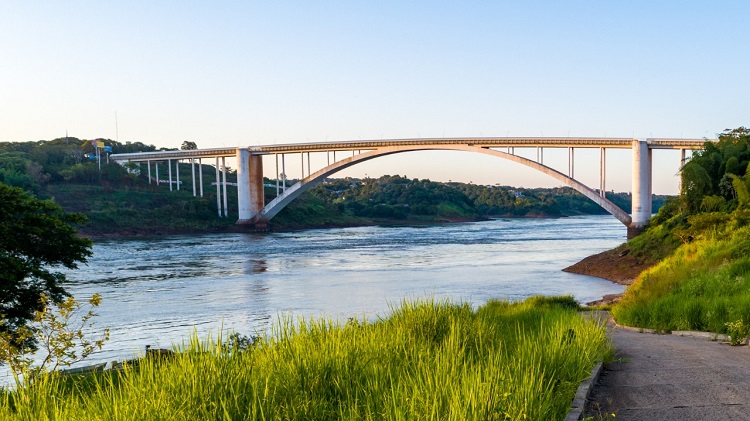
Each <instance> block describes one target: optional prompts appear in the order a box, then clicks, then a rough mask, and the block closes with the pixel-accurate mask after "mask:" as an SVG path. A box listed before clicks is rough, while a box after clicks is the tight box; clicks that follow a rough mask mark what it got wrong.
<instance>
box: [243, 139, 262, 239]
mask: <svg viewBox="0 0 750 421" xmlns="http://www.w3.org/2000/svg"><path fill="white" fill-rule="evenodd" d="M263 193H264V191H263V157H262V156H261V155H252V154H251V153H250V152H249V151H248V150H247V149H242V148H240V149H237V205H238V206H237V207H238V209H239V219H238V220H237V224H238V225H246V224H251V225H255V226H258V225H262V224H257V223H254V222H253V217H254V216H255V215H257V214H259V213H260V211H261V210H262V209H263V207H264V206H265V198H264V196H263Z"/></svg>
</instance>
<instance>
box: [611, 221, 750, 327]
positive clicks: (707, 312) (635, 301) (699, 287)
mask: <svg viewBox="0 0 750 421" xmlns="http://www.w3.org/2000/svg"><path fill="white" fill-rule="evenodd" d="M612 313H613V315H614V316H615V318H616V319H617V321H618V322H619V323H623V324H626V325H631V326H638V327H645V328H652V329H659V330H664V331H671V330H702V331H710V332H717V333H727V332H728V331H727V323H731V322H737V321H738V320H741V321H742V323H743V324H744V325H745V326H750V227H748V226H745V227H743V228H738V227H731V226H730V227H727V229H726V230H721V231H712V232H709V233H706V234H704V235H703V236H701V237H700V238H698V239H697V240H695V241H693V242H690V243H688V244H684V245H682V246H680V248H678V249H677V250H676V251H675V252H674V253H673V254H672V255H671V256H669V257H668V258H666V259H664V260H663V261H661V262H660V263H659V264H657V265H656V266H654V267H652V268H651V269H649V270H647V271H645V272H644V273H642V274H641V275H640V277H639V279H638V280H637V281H636V283H634V284H633V285H632V286H631V287H630V288H628V290H627V292H626V293H625V296H624V297H623V300H622V301H620V303H618V304H617V305H616V306H615V307H614V308H613V309H612Z"/></svg>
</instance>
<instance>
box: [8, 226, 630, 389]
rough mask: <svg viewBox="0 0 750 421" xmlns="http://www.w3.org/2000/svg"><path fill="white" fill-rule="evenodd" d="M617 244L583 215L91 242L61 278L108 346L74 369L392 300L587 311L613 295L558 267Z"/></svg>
mask: <svg viewBox="0 0 750 421" xmlns="http://www.w3.org/2000/svg"><path fill="white" fill-rule="evenodd" d="M625 235H626V229H625V227H624V226H623V225H622V224H621V223H620V222H618V221H617V220H616V219H614V218H612V217H611V216H586V217H571V218H561V219H498V220H492V221H484V222H473V223H454V224H443V225H427V226H407V227H403V226H401V227H392V226H388V227H380V226H373V227H356V228H341V229H324V230H305V231H296V232H285V233H265V234H211V235H181V236H170V237H158V238H139V239H127V240H102V241H97V242H96V243H95V244H94V249H93V250H94V255H93V257H92V258H91V259H89V264H88V265H86V266H83V267H81V268H80V269H79V270H77V271H72V272H70V273H68V278H69V284H68V285H67V289H68V291H69V292H70V293H72V294H73V295H74V296H75V297H76V298H78V299H79V300H84V299H86V298H88V297H90V296H91V294H94V293H97V294H100V295H101V296H102V298H103V301H102V304H101V306H100V307H99V308H98V309H97V312H98V313H99V316H98V317H97V318H96V327H97V328H98V329H103V328H104V327H108V328H110V330H111V339H110V341H109V342H108V343H107V344H106V346H105V348H104V350H102V351H101V352H98V353H97V354H95V355H92V356H91V357H90V358H89V360H87V361H86V362H85V364H93V363H96V362H105V361H111V360H114V359H118V360H121V359H124V358H132V356H133V355H134V353H136V352H140V351H142V350H143V348H144V346H145V345H147V344H150V345H153V346H155V347H170V346H171V345H172V344H175V343H180V342H181V341H182V340H183V339H185V338H186V337H187V336H188V335H189V334H190V333H191V332H193V331H197V332H198V334H199V335H200V336H202V337H205V335H207V334H208V333H212V334H216V333H217V332H218V331H219V330H220V329H221V328H222V326H223V328H224V329H233V330H235V331H238V332H240V333H241V334H244V335H251V334H254V333H256V332H263V331H267V330H268V328H269V326H270V324H271V323H272V322H275V321H276V320H278V317H279V316H280V315H291V316H292V317H297V316H305V317H309V316H326V317H331V318H336V319H339V320H345V319H346V318H348V317H366V318H374V317H376V316H387V314H388V309H389V306H390V305H394V304H398V303H399V302H401V301H402V300H403V299H420V298H432V297H434V298H435V299H450V300H453V301H468V302H470V303H472V304H474V305H481V304H483V303H484V302H486V301H487V300H489V299H492V298H499V299H510V300H520V299H523V298H525V297H529V296H531V295H536V294H545V295H556V294H572V295H573V296H575V297H576V299H578V300H579V301H581V302H586V301H591V300H594V299H598V298H601V297H602V296H603V295H605V294H613V293H618V292H622V290H623V287H622V286H620V285H616V284H613V283H611V282H609V281H605V280H602V279H598V278H594V277H589V276H584V275H574V274H569V273H565V272H562V271H561V269H562V268H564V267H566V266H569V265H571V264H573V263H575V262H576V261H578V260H580V259H582V258H584V257H586V256H589V255H591V254H594V253H598V252H601V251H604V250H606V249H609V248H612V247H615V246H617V245H618V244H620V243H622V242H624V241H625ZM5 375H7V374H6V373H5V372H3V373H0V376H3V377H5Z"/></svg>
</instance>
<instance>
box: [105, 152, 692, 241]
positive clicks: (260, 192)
mask: <svg viewBox="0 0 750 421" xmlns="http://www.w3.org/2000/svg"><path fill="white" fill-rule="evenodd" d="M706 141H707V140H706V139H646V140H639V139H632V138H567V137H566V138H549V137H547V138H544V137H540V138H517V137H504V138H502V137H500V138H449V139H446V138H434V139H397V140H370V141H340V142H320V143H297V144H287V145H266V146H252V147H235V148H214V149H195V150H175V151H160V152H143V153H128V154H113V155H111V156H110V159H112V160H114V161H116V162H119V163H121V164H125V163H127V162H139V163H140V162H146V163H147V166H148V176H149V182H151V180H152V176H151V163H152V162H154V163H158V162H164V161H166V162H167V164H168V173H169V174H168V176H169V180H168V183H169V186H170V189H173V185H174V184H175V182H173V181H172V164H171V162H172V161H176V162H179V161H185V160H189V161H190V162H191V163H192V175H193V194H194V195H198V188H197V186H196V177H195V162H196V160H197V161H198V162H199V163H200V162H201V160H202V159H211V158H214V159H216V180H217V182H216V189H217V207H218V209H219V215H220V216H222V199H221V197H222V188H221V186H222V185H223V216H227V215H228V212H227V194H226V188H227V187H226V186H227V184H226V162H225V159H226V158H227V157H233V158H236V159H237V167H238V168H237V188H238V209H239V219H238V221H237V224H246V225H252V226H255V227H259V228H263V227H265V226H266V225H267V224H268V222H269V221H270V220H271V219H272V218H273V217H274V216H275V215H276V214H278V213H279V211H281V210H282V209H283V208H284V207H285V206H286V205H288V204H289V203H290V202H291V201H293V200H294V199H295V198H297V197H298V196H299V195H301V194H302V193H304V192H305V191H307V190H308V189H310V188H311V187H314V186H316V185H318V184H320V183H321V182H323V181H324V180H325V179H326V178H327V177H329V176H331V175H332V174H335V173H336V172H339V171H341V170H343V169H346V168H349V167H351V166H354V165H357V164H359V163H362V162H365V161H369V160H372V159H376V158H379V157H383V156H387V155H393V154H398V153H404V152H412V151H427V150H449V151H465V152H474V153H480V154H486V155H492V156H495V157H498V158H503V159H506V160H509V161H513V162H516V163H519V164H522V165H525V166H527V167H530V168H533V169H535V170H537V171H541V172H542V173H544V174H547V175H549V176H551V177H553V178H555V179H557V180H558V181H560V182H561V183H563V184H565V185H567V186H569V187H572V188H573V189H575V190H577V191H578V192H580V193H581V194H583V195H584V196H586V197H588V198H589V199H591V200H592V201H594V202H595V203H597V204H598V205H599V206H601V207H602V208H604V209H605V210H607V212H609V213H610V214H612V215H613V216H614V217H615V218H617V219H618V220H619V221H620V222H622V223H623V224H624V225H625V226H626V227H628V236H629V237H630V236H633V235H636V234H637V233H638V232H640V231H641V230H642V229H643V227H644V226H645V225H646V223H648V220H649V219H650V217H651V213H652V208H651V198H652V191H651V189H652V177H653V175H652V159H651V156H652V154H651V151H652V150H654V149H677V150H680V168H681V167H682V165H683V164H684V163H685V151H686V150H696V149H701V148H702V147H703V145H704V143H705V142H706ZM515 148H535V149H536V160H533V159H529V158H524V157H522V156H519V155H516V154H515ZM545 148H565V149H567V151H568V170H567V173H563V172H561V171H558V170H556V169H554V168H552V167H550V166H547V165H545V164H544V149H545ZM579 148H596V149H599V151H600V158H599V186H598V187H597V188H592V187H589V186H586V185H585V184H583V183H581V182H580V181H578V180H576V179H575V178H574V160H575V150H576V149H579ZM610 148H616V149H631V150H632V190H631V191H632V215H629V214H627V213H626V212H625V211H623V210H622V209H620V208H619V207H618V206H617V205H615V204H614V203H612V202H611V201H609V200H608V199H607V198H606V197H605V194H604V192H605V191H606V150H607V149H610ZM312 153H317V154H325V156H326V164H325V165H324V166H323V168H320V169H318V170H317V171H315V172H313V171H312V170H311V163H310V162H311V161H310V154H312ZM289 154H299V155H300V157H301V170H302V172H301V174H302V178H301V180H300V181H298V182H297V183H296V184H294V185H292V186H289V187H287V185H286V184H287V183H286V179H285V177H286V176H285V174H286V156H287V155H289ZM337 154H338V156H337ZM265 155H274V156H275V163H276V172H275V174H276V175H277V176H276V192H277V195H276V198H275V199H273V200H272V201H271V202H269V203H267V204H266V203H265V200H264V185H263V156H265ZM305 157H306V158H307V171H306V172H305ZM220 160H221V167H222V168H223V171H220V163H219V161H220ZM198 167H199V177H198V184H199V187H200V195H201V196H202V195H203V177H202V166H201V165H199V166H198ZM155 169H156V182H157V184H158V183H160V182H161V181H159V174H158V166H156V165H155ZM176 170H177V179H179V165H177V166H176ZM222 173H223V182H221V174H222ZM305 174H306V175H305ZM176 188H177V189H179V188H180V185H179V182H177V183H176Z"/></svg>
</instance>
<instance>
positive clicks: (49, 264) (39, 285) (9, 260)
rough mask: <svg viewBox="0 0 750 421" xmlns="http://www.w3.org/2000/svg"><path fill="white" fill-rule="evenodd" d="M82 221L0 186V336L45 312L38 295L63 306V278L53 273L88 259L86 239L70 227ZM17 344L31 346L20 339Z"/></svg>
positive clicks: (42, 202) (55, 206) (83, 219)
mask: <svg viewBox="0 0 750 421" xmlns="http://www.w3.org/2000/svg"><path fill="white" fill-rule="evenodd" d="M85 220H86V217H85V216H83V215H81V214H75V213H66V212H63V210H62V208H61V207H60V206H59V205H58V204H56V203H54V202H52V201H49V200H39V199H36V198H34V197H32V196H31V195H29V194H27V193H25V192H24V191H23V190H21V189H19V188H15V187H9V186H6V185H4V184H0V320H1V321H2V324H0V333H4V334H9V335H11V336H13V335H15V334H16V333H18V331H19V329H21V328H23V327H24V326H25V325H26V324H27V323H28V322H29V321H31V320H33V319H34V315H35V312H37V311H42V310H43V309H44V308H45V304H44V303H42V302H40V301H39V297H40V295H42V294H44V295H45V296H48V297H49V298H50V299H51V300H52V301H54V302H58V303H59V302H62V300H63V297H64V296H65V294H66V293H65V290H64V289H63V287H62V283H63V282H64V281H65V275H63V274H62V273H60V272H56V271H54V269H55V268H57V267H60V266H63V267H66V268H69V269H75V268H76V267H77V266H78V264H79V263H85V262H86V258H87V257H89V256H90V255H91V241H90V240H88V239H85V238H80V237H78V235H77V233H76V229H75V225H78V224H81V223H83V222H84V221H85ZM16 342H17V343H16V345H19V346H21V345H24V346H33V343H32V342H30V341H28V340H24V339H23V338H22V337H17V339H16ZM0 362H2V361H0Z"/></svg>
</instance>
